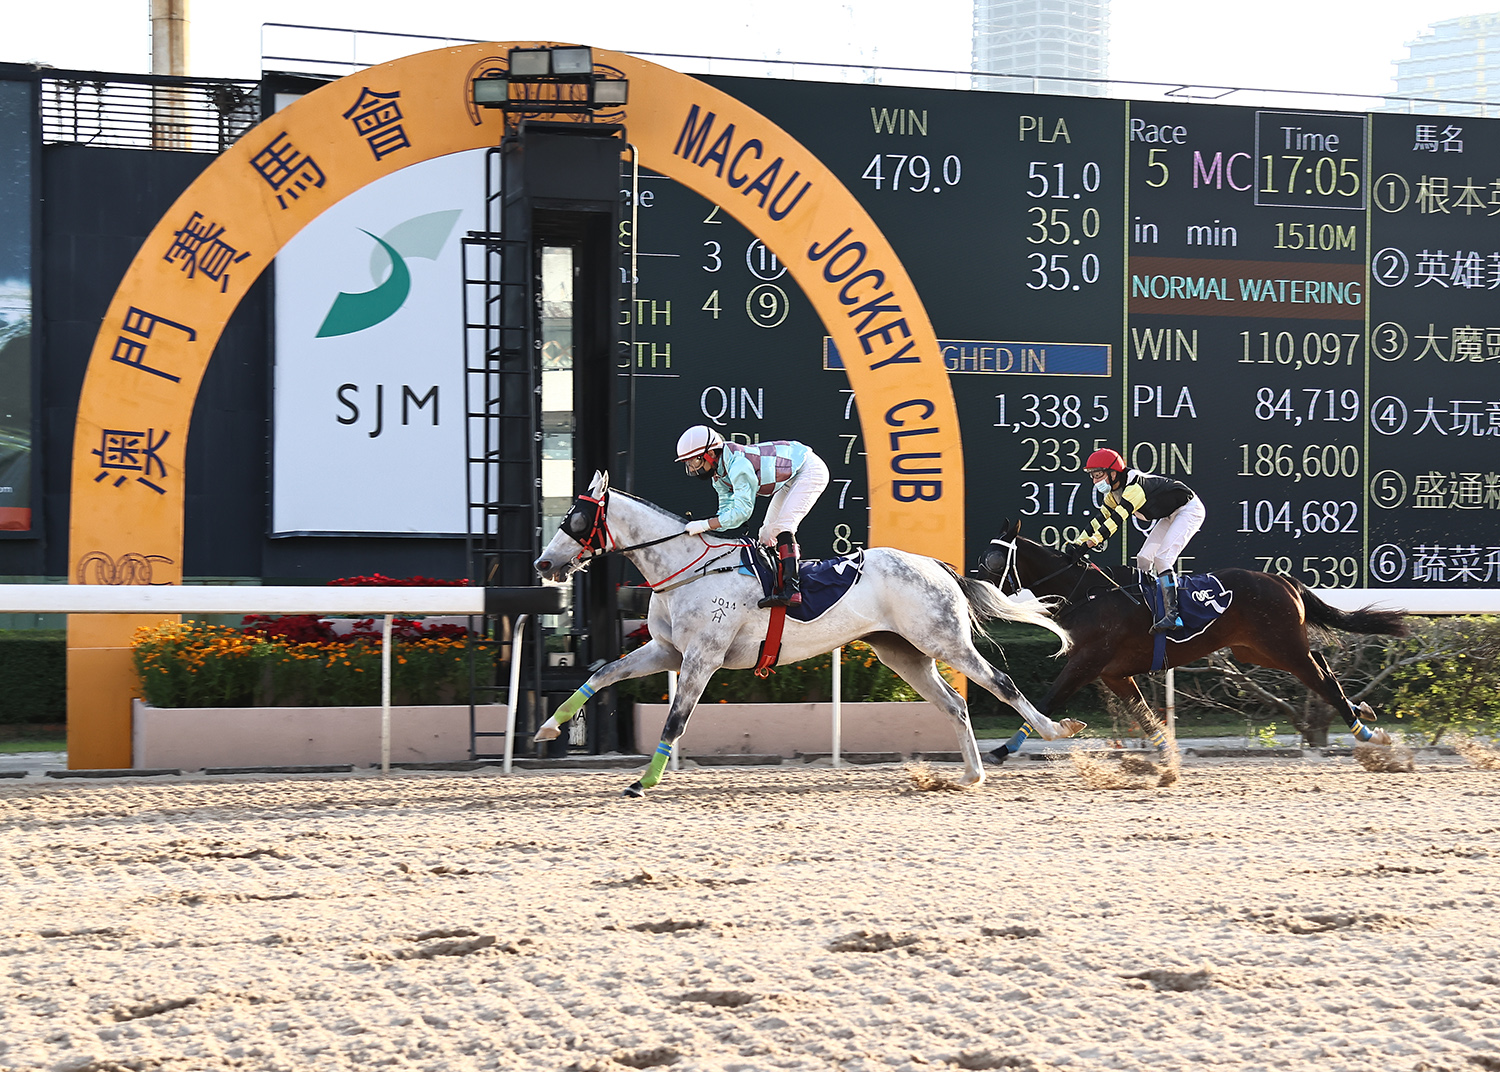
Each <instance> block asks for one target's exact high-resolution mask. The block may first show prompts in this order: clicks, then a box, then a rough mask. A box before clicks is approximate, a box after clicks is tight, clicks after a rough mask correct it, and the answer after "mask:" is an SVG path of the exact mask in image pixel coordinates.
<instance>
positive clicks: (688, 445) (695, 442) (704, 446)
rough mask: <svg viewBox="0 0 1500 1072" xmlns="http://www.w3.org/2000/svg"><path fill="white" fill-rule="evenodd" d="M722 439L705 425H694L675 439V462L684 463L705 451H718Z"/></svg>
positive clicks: (722, 443) (722, 441)
mask: <svg viewBox="0 0 1500 1072" xmlns="http://www.w3.org/2000/svg"><path fill="white" fill-rule="evenodd" d="M723 445H724V437H723V436H721V435H720V434H719V433H718V432H716V431H714V430H713V429H712V428H710V427H708V425H706V424H695V425H693V426H692V427H691V428H689V429H688V430H687V431H686V432H683V433H682V435H680V436H678V437H677V460H678V461H680V462H685V461H687V460H688V459H689V458H696V457H698V455H700V454H702V453H704V452H705V451H710V450H718V449H719V448H720V447H722V446H723Z"/></svg>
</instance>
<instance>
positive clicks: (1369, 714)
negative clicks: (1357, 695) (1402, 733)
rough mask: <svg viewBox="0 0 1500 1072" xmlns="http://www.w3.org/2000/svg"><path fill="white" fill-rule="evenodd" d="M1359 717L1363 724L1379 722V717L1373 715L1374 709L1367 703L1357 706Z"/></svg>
mask: <svg viewBox="0 0 1500 1072" xmlns="http://www.w3.org/2000/svg"><path fill="white" fill-rule="evenodd" d="M1359 717H1360V720H1361V721H1363V722H1379V721H1380V716H1379V715H1377V714H1376V713H1375V709H1374V708H1373V707H1371V706H1370V705H1369V704H1367V703H1362V704H1360V705H1359Z"/></svg>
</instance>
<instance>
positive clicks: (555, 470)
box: [539, 246, 577, 633]
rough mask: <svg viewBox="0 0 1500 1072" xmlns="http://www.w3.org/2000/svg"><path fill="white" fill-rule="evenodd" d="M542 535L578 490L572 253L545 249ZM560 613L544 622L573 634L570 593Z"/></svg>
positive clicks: (553, 527)
mask: <svg viewBox="0 0 1500 1072" xmlns="http://www.w3.org/2000/svg"><path fill="white" fill-rule="evenodd" d="M541 299H542V302H541V323H540V325H539V330H540V339H541V343H542V533H543V537H542V538H543V539H544V540H550V539H551V538H552V533H554V532H556V531H557V527H558V526H559V525H561V524H562V519H563V518H564V517H565V516H567V513H568V509H569V508H570V507H571V506H572V505H573V496H574V494H575V493H576V491H577V481H576V473H575V471H574V464H573V432H574V419H573V250H572V248H571V247H569V246H544V247H543V248H542V278H541ZM564 600H565V609H564V610H563V612H562V613H561V614H558V615H548V616H545V617H544V618H543V619H542V624H543V626H545V627H549V628H551V629H553V630H555V631H556V632H558V633H570V632H573V631H574V629H573V612H572V590H571V589H569V590H568V592H567V594H566V595H565V596H564Z"/></svg>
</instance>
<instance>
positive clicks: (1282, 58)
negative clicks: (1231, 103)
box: [0, 0, 1500, 95]
mask: <svg viewBox="0 0 1500 1072" xmlns="http://www.w3.org/2000/svg"><path fill="white" fill-rule="evenodd" d="M3 2H4V7H5V13H4V16H3V26H4V33H3V35H0V61H8V62H21V63H28V62H41V63H46V64H50V65H52V66H54V67H60V68H65V69H73V70H90V71H113V72H145V71H148V70H149V69H150V29H149V19H148V15H149V10H150V2H149V0H61V2H57V3H50V4H49V3H37V2H35V0H3ZM190 3H191V7H190V9H189V15H190V18H191V20H192V29H191V44H190V68H189V73H190V74H194V75H199V76H202V77H215V78H256V77H258V76H259V74H260V71H261V54H262V29H261V27H262V24H263V23H277V22H279V23H296V24H303V25H313V26H328V27H339V28H347V29H362V30H385V31H391V32H399V33H410V34H427V35H435V36H451V37H456V38H464V39H488V40H498V41H524V40H554V41H575V42H579V43H584V44H590V45H595V46H597V47H602V48H609V49H614V50H617V51H623V52H635V53H689V54H694V55H711V56H724V57H742V58H750V59H764V58H779V59H787V60H800V61H808V62H812V61H821V62H842V63H852V64H858V65H880V66H888V67H935V68H941V69H958V70H961V69H966V68H967V67H968V66H969V43H970V34H971V22H972V11H973V9H972V2H971V0H921V2H920V3H918V4H913V3H911V2H910V0H761V2H759V3H756V4H727V3H708V4H704V3H701V2H698V3H694V2H693V0H633V2H631V3H620V2H619V0H608V2H606V0H551V2H548V3H530V4H518V3H514V2H513V0H512V2H506V0H420V2H418V3H412V2H411V0H190ZM1496 10H1500V0H1256V2H1255V3H1246V2H1245V0H1113V2H1112V4H1111V8H1110V12H1111V14H1110V21H1111V33H1110V74H1111V77H1113V78H1115V79H1119V80H1125V81H1142V82H1186V83H1193V84H1198V85H1214V86H1223V85H1230V86H1243V87H1248V88H1266V89H1297V90H1315V91H1319V92H1326V93H1345V94H1355V93H1365V94H1372V95H1379V94H1381V93H1386V92H1389V91H1391V90H1392V88H1393V87H1394V81H1393V75H1394V67H1393V66H1392V64H1393V61H1395V60H1396V59H1398V58H1402V57H1404V56H1405V55H1406V49H1405V47H1404V46H1405V44H1406V43H1407V42H1409V41H1411V40H1413V39H1414V38H1415V37H1417V35H1418V34H1420V33H1421V32H1422V30H1423V29H1424V28H1425V27H1427V26H1428V25H1429V24H1430V23H1433V22H1436V21H1440V20H1443V19H1449V18H1455V17H1458V16H1461V15H1472V14H1481V13H1485V12H1489V11H1496ZM914 11H919V12H920V16H919V17H914V15H913V12H914ZM270 42H271V44H272V46H273V47H271V48H270V49H269V51H272V52H276V51H279V49H278V48H277V47H274V46H275V45H276V44H277V43H278V42H277V39H276V38H274V37H272V38H270ZM408 51H419V49H407V48H403V49H401V53H405V52H408ZM398 54H400V53H398ZM359 58H361V59H370V58H372V57H370V56H365V55H362V56H361V57H359ZM373 58H375V59H381V60H383V59H387V58H391V57H389V56H378V57H373ZM271 66H275V65H271ZM282 66H285V65H282Z"/></svg>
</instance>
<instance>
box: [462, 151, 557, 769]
mask: <svg viewBox="0 0 1500 1072" xmlns="http://www.w3.org/2000/svg"><path fill="white" fill-rule="evenodd" d="M512 137H513V135H507V136H506V139H505V141H504V142H502V143H501V146H500V147H497V148H491V149H490V150H488V152H487V153H486V155H485V200H484V219H485V229H484V230H483V231H470V232H468V234H467V235H466V236H465V238H464V239H463V317H464V443H465V452H464V453H465V464H466V469H467V473H466V475H467V488H468V492H467V498H468V506H467V517H468V523H467V539H466V542H465V546H466V550H467V553H468V563H469V578H470V580H471V581H473V582H474V583H475V584H483V585H514V586H524V585H528V584H533V583H535V580H536V577H535V574H534V572H533V570H532V563H533V562H535V561H536V559H537V558H538V556H540V554H541V550H542V547H541V538H542V532H541V525H542V481H541V380H540V369H539V362H538V358H537V345H538V339H537V338H536V331H535V309H536V303H537V301H538V300H539V297H540V296H539V295H538V294H537V293H536V283H535V278H534V273H533V270H532V264H531V249H530V243H529V242H528V241H526V240H525V239H508V238H506V237H505V236H504V234H503V226H502V217H503V213H504V207H505V182H504V151H505V146H506V143H507V142H509V141H510V140H511V139H512ZM505 626H506V623H505V622H504V621H503V620H502V619H498V618H481V619H472V620H471V621H470V629H469V634H470V641H469V652H468V655H469V684H470V694H469V733H470V742H469V752H470V756H471V757H472V758H474V759H497V758H500V755H499V754H497V753H493V752H491V751H489V750H488V748H489V746H490V745H491V743H492V739H493V738H501V739H503V738H504V737H505V733H504V732H503V731H496V730H480V729H479V728H478V724H477V712H476V708H477V707H478V705H480V704H483V703H504V702H507V701H508V700H509V696H508V695H507V691H508V682H507V681H506V680H504V677H505V675H503V674H502V670H501V659H502V656H508V655H509V651H508V648H507V641H508V639H509V638H508V637H507V636H506V635H505V633H506V628H505ZM525 648H526V649H527V656H528V657H529V659H530V662H531V671H532V673H531V679H530V681H529V682H528V686H529V688H528V686H523V688H522V690H521V691H522V693H523V694H524V693H526V692H527V691H529V692H530V695H531V696H533V697H538V698H539V697H540V696H541V663H542V655H541V652H542V643H541V639H540V629H538V628H537V627H536V625H535V623H533V625H532V629H531V631H530V635H529V636H528V637H526V638H525ZM527 725H528V723H527V722H526V721H525V720H523V719H522V718H521V717H520V711H519V705H518V717H517V727H516V728H517V732H518V733H521V732H524V730H525V729H526V727H527Z"/></svg>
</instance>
